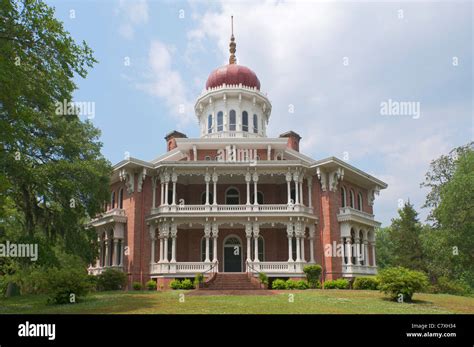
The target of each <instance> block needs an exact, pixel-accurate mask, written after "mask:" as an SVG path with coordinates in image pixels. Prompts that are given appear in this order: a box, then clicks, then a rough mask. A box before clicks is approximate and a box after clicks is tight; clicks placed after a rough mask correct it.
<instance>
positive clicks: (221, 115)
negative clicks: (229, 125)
mask: <svg viewBox="0 0 474 347" xmlns="http://www.w3.org/2000/svg"><path fill="white" fill-rule="evenodd" d="M222 130H224V113H222V111H219V112H218V113H217V131H222Z"/></svg>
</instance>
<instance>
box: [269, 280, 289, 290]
mask: <svg viewBox="0 0 474 347" xmlns="http://www.w3.org/2000/svg"><path fill="white" fill-rule="evenodd" d="M286 284H287V282H285V281H284V280H282V279H279V278H277V279H276V280H274V281H273V282H272V289H287V286H286Z"/></svg>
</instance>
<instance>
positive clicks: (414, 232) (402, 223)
mask: <svg viewBox="0 0 474 347" xmlns="http://www.w3.org/2000/svg"><path fill="white" fill-rule="evenodd" d="M398 213H399V216H400V217H399V218H394V219H392V225H391V226H390V231H389V237H388V238H389V242H390V243H391V245H392V249H391V254H392V255H393V257H392V258H393V260H392V262H393V264H392V265H393V266H402V267H405V268H410V269H413V270H424V269H425V264H424V257H423V245H422V242H421V234H422V231H423V226H422V225H421V223H420V222H419V221H418V213H417V212H416V211H415V209H414V208H413V205H412V204H410V202H407V203H405V205H404V206H403V208H401V209H399V210H398Z"/></svg>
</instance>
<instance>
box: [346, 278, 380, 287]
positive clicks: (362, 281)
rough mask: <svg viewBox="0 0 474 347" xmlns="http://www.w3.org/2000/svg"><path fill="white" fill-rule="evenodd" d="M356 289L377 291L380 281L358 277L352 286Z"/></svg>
mask: <svg viewBox="0 0 474 347" xmlns="http://www.w3.org/2000/svg"><path fill="white" fill-rule="evenodd" d="M352 288H354V289H366V290H377V289H379V281H378V279H377V278H376V277H357V278H356V279H355V281H354V284H353V285H352Z"/></svg>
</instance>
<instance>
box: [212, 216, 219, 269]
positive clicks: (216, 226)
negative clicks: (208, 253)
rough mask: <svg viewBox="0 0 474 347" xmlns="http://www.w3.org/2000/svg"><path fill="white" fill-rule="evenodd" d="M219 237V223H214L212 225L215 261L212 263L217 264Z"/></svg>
mask: <svg viewBox="0 0 474 347" xmlns="http://www.w3.org/2000/svg"><path fill="white" fill-rule="evenodd" d="M218 235H219V226H218V225H217V223H213V224H212V238H213V242H212V243H213V246H214V247H213V250H214V254H213V259H212V261H213V262H214V263H215V262H217V236H218Z"/></svg>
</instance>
